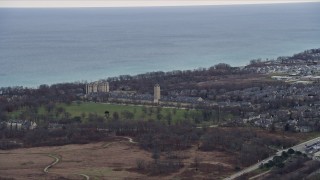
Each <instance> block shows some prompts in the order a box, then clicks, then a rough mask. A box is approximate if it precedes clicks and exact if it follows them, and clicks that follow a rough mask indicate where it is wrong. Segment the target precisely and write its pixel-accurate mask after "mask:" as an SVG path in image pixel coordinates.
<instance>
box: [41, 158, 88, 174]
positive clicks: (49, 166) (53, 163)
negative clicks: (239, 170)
mask: <svg viewBox="0 0 320 180" xmlns="http://www.w3.org/2000/svg"><path fill="white" fill-rule="evenodd" d="M47 156H49V157H51V158H53V159H54V161H53V162H52V163H51V164H49V165H48V166H47V167H45V168H44V169H43V172H45V173H49V169H50V168H52V167H53V166H54V165H56V164H58V163H59V162H60V158H59V157H58V156H57V155H53V154H48V155H47ZM74 174H75V175H79V176H82V177H84V178H85V179H86V180H90V177H89V176H88V175H86V174H76V173H74Z"/></svg>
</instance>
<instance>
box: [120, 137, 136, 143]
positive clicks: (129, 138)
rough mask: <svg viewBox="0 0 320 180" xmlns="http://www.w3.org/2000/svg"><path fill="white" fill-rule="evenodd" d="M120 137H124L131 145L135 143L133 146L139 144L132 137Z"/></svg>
mask: <svg viewBox="0 0 320 180" xmlns="http://www.w3.org/2000/svg"><path fill="white" fill-rule="evenodd" d="M118 137H122V138H125V139H128V141H129V142H130V143H133V144H137V143H138V142H136V141H133V139H132V138H131V137H125V136H118Z"/></svg>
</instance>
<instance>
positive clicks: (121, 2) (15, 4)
mask: <svg viewBox="0 0 320 180" xmlns="http://www.w3.org/2000/svg"><path fill="white" fill-rule="evenodd" d="M315 2H320V1H319V0H280V1H279V0H271V1H270V0H262V1H255V0H240V1H239V0H231V1H221V0H200V1H194V0H172V1H170V0H152V1H151V0H149V1H148V0H118V1H116V0H107V1H104V0H94V1H83V0H75V1H73V0H67V1H61V0H53V1H44V0H17V1H15V0H9V1H8V0H0V8H99V7H101V8H103V7H105V8H107V7H110V8H111V7H179V6H181V7H185V6H226V5H259V4H261V5H263V4H291V3H315Z"/></svg>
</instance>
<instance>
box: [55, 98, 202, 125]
mask: <svg viewBox="0 0 320 180" xmlns="http://www.w3.org/2000/svg"><path fill="white" fill-rule="evenodd" d="M58 106H60V107H63V108H64V109H65V110H66V112H68V113H70V114H71V116H72V117H75V116H81V115H82V114H83V113H85V114H86V115H88V114H89V113H94V114H97V115H100V116H104V115H105V112H106V111H108V112H109V114H110V116H111V117H112V114H113V113H115V112H117V113H119V115H120V117H123V116H122V114H123V113H122V112H124V111H128V112H131V113H133V115H134V117H133V119H135V120H139V119H147V120H148V119H159V117H160V119H168V118H167V117H168V116H171V119H172V122H179V121H182V120H184V119H186V118H185V117H186V116H187V115H188V116H189V115H190V114H200V112H199V111H197V110H186V109H177V108H160V107H159V108H158V107H145V106H139V105H122V104H107V103H94V102H82V103H79V104H78V103H72V104H71V105H66V104H60V105H58ZM158 112H159V113H158Z"/></svg>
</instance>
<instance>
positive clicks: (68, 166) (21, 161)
mask: <svg viewBox="0 0 320 180" xmlns="http://www.w3.org/2000/svg"><path fill="white" fill-rule="evenodd" d="M177 153H178V154H179V155H181V156H184V157H185V158H184V159H183V162H184V164H185V166H184V167H183V168H182V169H180V170H179V171H178V172H176V173H173V174H168V175H163V176H161V179H172V178H176V177H179V178H182V179H190V178H204V179H207V178H209V179H212V177H219V176H220V177H221V176H226V175H227V174H229V173H232V172H234V170H233V166H232V164H233V163H234V161H235V159H234V157H235V156H234V155H232V154H228V153H224V152H215V151H213V152H201V151H198V150H197V148H196V147H193V148H191V149H189V150H185V151H179V152H177ZM50 154H52V155H55V156H57V157H59V158H60V160H59V162H58V163H57V164H55V165H53V166H52V167H50V169H49V173H45V172H44V169H45V167H47V166H48V165H50V164H51V163H52V162H54V161H55V159H53V158H52V157H50ZM195 157H201V163H200V166H199V167H200V168H199V170H198V171H196V170H195V169H194V168H193V167H191V164H192V163H193V160H194V158H195ZM0 159H1V161H0V179H1V178H14V179H18V180H20V179H21V180H22V179H63V178H64V179H85V178H84V176H80V174H84V175H87V176H89V177H90V179H159V176H149V175H148V174H145V173H144V174H141V173H138V172H136V171H135V170H134V169H135V167H136V160H137V159H144V160H145V161H146V162H151V161H153V160H152V159H151V153H150V152H147V151H144V150H141V149H140V148H139V147H138V146H137V145H136V144H134V143H129V142H128V141H127V140H126V139H122V140H119V139H118V140H113V141H109V142H99V143H90V144H84V145H65V146H55V147H35V148H22V149H15V150H6V151H3V150H1V151H0Z"/></svg>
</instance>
